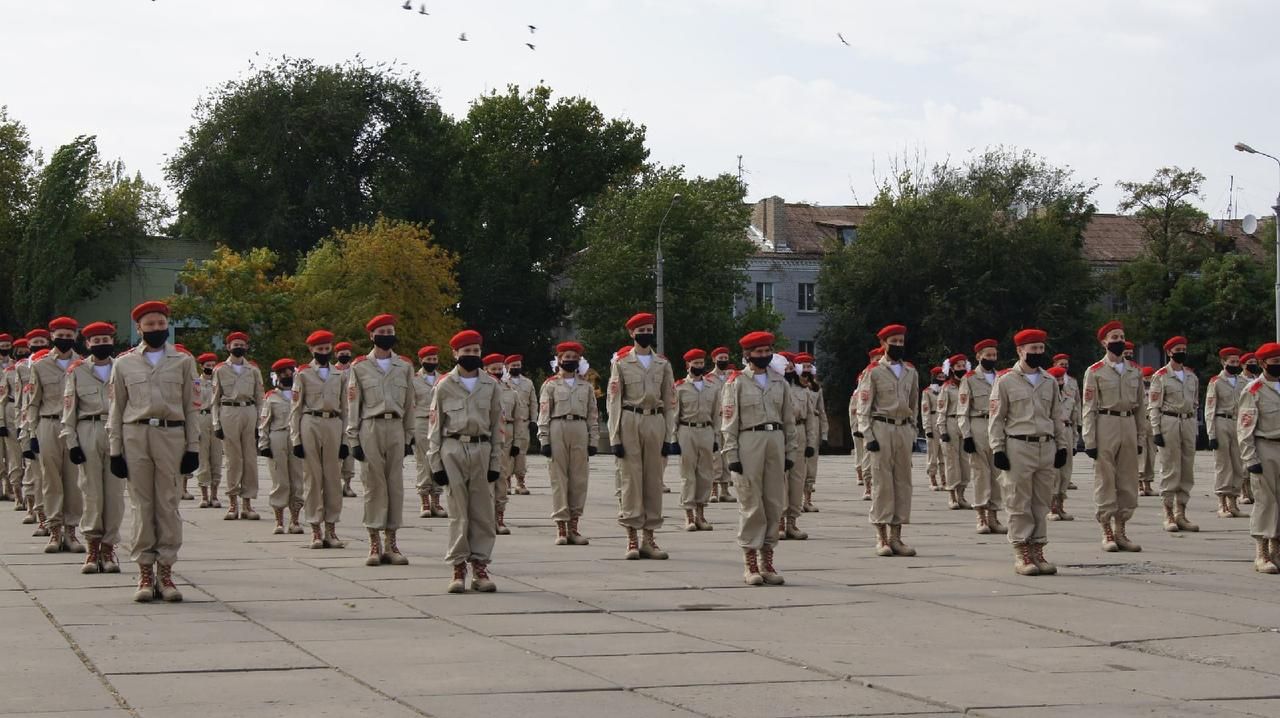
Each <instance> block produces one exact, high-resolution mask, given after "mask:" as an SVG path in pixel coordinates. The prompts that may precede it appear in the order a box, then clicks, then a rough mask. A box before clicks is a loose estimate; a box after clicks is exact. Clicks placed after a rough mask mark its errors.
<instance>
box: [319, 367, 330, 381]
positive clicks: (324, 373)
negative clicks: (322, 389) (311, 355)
mask: <svg viewBox="0 0 1280 718" xmlns="http://www.w3.org/2000/svg"><path fill="white" fill-rule="evenodd" d="M317 371H319V372H320V381H324V380H326V379H328V378H329V367H327V366H322V367H320V368H319V369H318V370H317Z"/></svg>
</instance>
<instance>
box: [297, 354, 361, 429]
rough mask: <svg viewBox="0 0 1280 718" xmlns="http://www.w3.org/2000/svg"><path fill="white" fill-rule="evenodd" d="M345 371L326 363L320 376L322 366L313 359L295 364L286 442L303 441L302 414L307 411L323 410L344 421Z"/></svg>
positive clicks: (329, 415)
mask: <svg viewBox="0 0 1280 718" xmlns="http://www.w3.org/2000/svg"><path fill="white" fill-rule="evenodd" d="M346 383H347V373H346V372H345V371H343V370H341V369H338V368H335V367H334V366H333V365H332V364H330V365H329V372H328V376H325V377H322V376H321V367H320V366H319V365H318V364H316V363H315V361H314V360H313V361H312V362H311V363H309V364H305V365H303V366H301V367H298V371H296V372H294V375H293V406H292V407H291V408H290V409H289V445H290V446H298V445H300V444H301V443H302V417H303V416H306V415H307V413H308V412H313V411H318V412H323V416H326V417H331V416H336V417H338V418H339V419H340V420H341V421H342V424H341V426H346V425H347V399H346V393H345V391H344V390H345V389H346Z"/></svg>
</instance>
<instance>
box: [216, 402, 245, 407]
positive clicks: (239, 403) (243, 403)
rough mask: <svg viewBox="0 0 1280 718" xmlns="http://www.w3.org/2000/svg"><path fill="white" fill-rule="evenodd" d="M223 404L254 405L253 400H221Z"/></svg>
mask: <svg viewBox="0 0 1280 718" xmlns="http://www.w3.org/2000/svg"><path fill="white" fill-rule="evenodd" d="M218 403H219V404H222V405H223V406H253V402H252V401H220V402H218Z"/></svg>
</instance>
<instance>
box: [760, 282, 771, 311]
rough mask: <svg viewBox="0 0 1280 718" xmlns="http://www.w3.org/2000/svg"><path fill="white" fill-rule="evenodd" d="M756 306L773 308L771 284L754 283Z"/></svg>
mask: <svg viewBox="0 0 1280 718" xmlns="http://www.w3.org/2000/svg"><path fill="white" fill-rule="evenodd" d="M756 306H760V307H772V306H773V282H756Z"/></svg>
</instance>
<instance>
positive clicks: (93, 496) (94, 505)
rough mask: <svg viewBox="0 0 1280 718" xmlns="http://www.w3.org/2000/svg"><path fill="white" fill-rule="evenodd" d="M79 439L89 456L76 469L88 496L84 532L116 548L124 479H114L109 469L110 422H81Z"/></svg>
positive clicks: (81, 487)
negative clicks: (108, 443)
mask: <svg viewBox="0 0 1280 718" xmlns="http://www.w3.org/2000/svg"><path fill="white" fill-rule="evenodd" d="M76 440H77V441H78V442H79V443H80V448H81V449H83V450H84V456H85V462H84V463H83V464H81V465H80V466H77V467H76V468H77V469H79V471H78V474H79V483H80V493H81V495H83V496H84V515H83V516H81V517H80V530H81V532H82V533H84V536H85V538H87V539H91V540H92V539H96V540H100V541H102V543H104V544H107V545H109V546H115V545H116V544H118V543H120V524H121V523H122V522H123V521H124V479H121V478H118V477H116V476H113V475H112V474H111V470H110V468H109V467H110V464H109V463H108V453H107V451H108V446H107V424H106V422H105V421H102V420H98V421H80V422H77V423H76Z"/></svg>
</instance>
